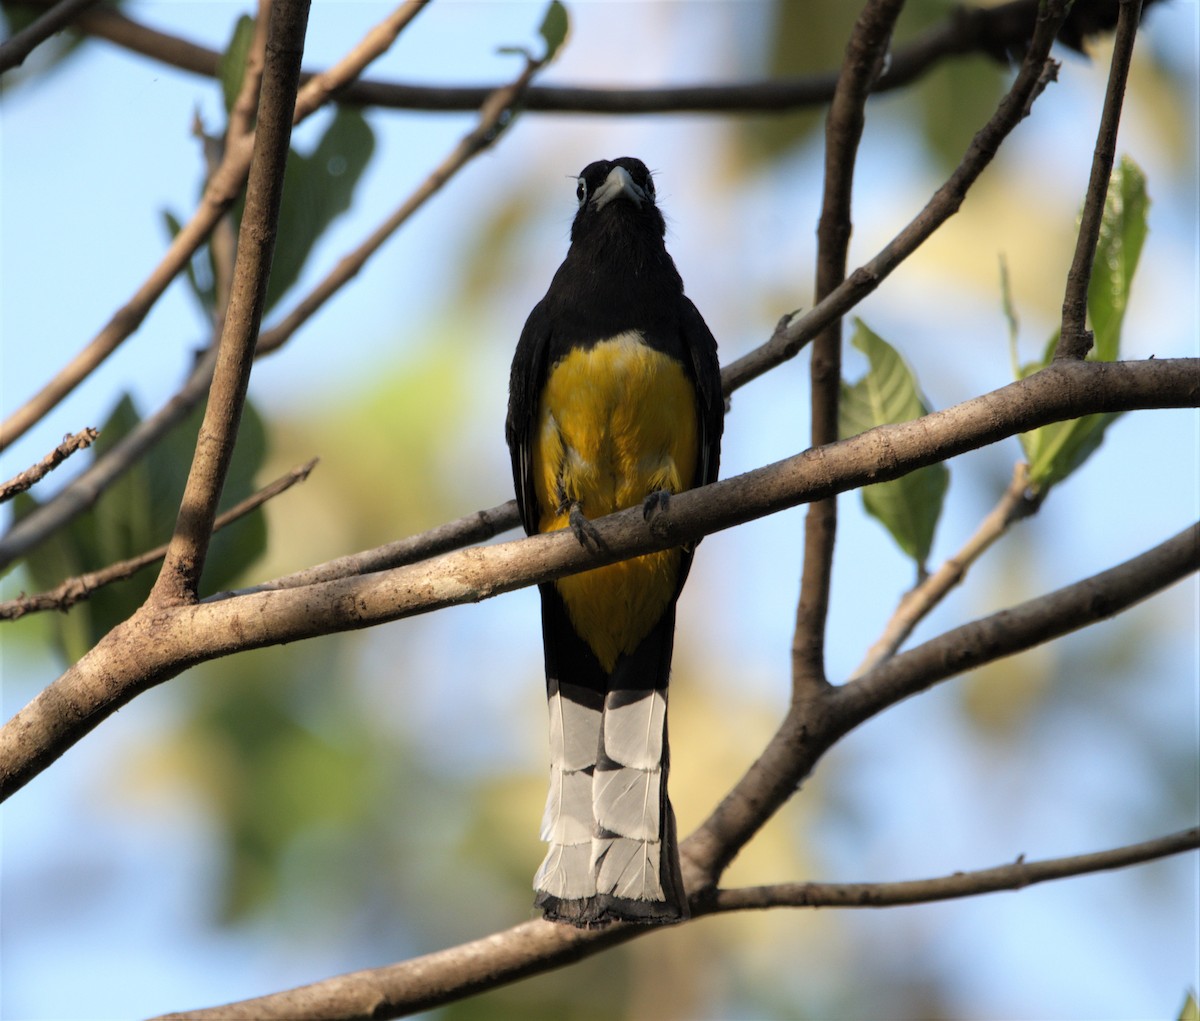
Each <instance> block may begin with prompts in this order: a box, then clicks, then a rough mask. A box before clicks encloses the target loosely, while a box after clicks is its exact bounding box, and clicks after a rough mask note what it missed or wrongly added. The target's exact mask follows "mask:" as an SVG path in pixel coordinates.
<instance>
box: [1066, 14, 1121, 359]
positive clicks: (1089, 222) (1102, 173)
mask: <svg viewBox="0 0 1200 1021" xmlns="http://www.w3.org/2000/svg"><path fill="white" fill-rule="evenodd" d="M1141 15H1142V0H1120V6H1119V8H1118V14H1117V34H1116V39H1115V40H1114V42H1113V55H1112V63H1111V65H1110V67H1109V71H1108V88H1107V90H1106V92H1105V95H1104V109H1103V110H1102V112H1101V114H1100V128H1099V130H1098V131H1097V136H1096V150H1095V152H1094V154H1093V156H1092V172H1091V176H1090V177H1089V178H1088V188H1087V198H1086V199H1085V200H1084V203H1083V215H1082V216H1081V217H1080V219H1079V235H1078V237H1077V238H1076V239H1075V255H1074V257H1073V258H1072V260H1071V269H1070V272H1069V273H1068V274H1067V287H1066V291H1065V293H1064V294H1063V307H1062V329H1061V332H1060V333H1059V336H1058V344H1057V345H1056V346H1055V349H1054V357H1055V358H1083V357H1085V356H1086V355H1087V353H1088V351H1090V350H1091V347H1092V333H1091V331H1090V330H1089V329H1088V328H1087V322H1086V319H1087V295H1088V284H1089V283H1090V282H1091V279H1092V263H1093V262H1094V261H1095V258H1096V243H1097V241H1098V240H1099V237H1100V222H1101V220H1102V219H1103V218H1104V202H1105V198H1106V197H1107V195H1108V182H1109V179H1110V178H1111V177H1112V168H1113V160H1114V159H1115V158H1116V152H1117V129H1118V128H1119V127H1120V124H1121V104H1122V103H1123V101H1124V99H1125V83H1126V81H1128V79H1129V65H1130V64H1131V63H1132V61H1133V44H1134V41H1135V40H1136V38H1137V29H1138V22H1139V21H1140V20H1141Z"/></svg>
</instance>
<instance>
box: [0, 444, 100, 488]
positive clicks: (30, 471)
mask: <svg viewBox="0 0 1200 1021" xmlns="http://www.w3.org/2000/svg"><path fill="white" fill-rule="evenodd" d="M99 435H100V430H99V429H93V428H92V427H91V426H88V427H87V428H86V429H83V430H82V431H80V432H77V433H75V434H74V435H68V436H67V437H66V438H65V439H63V441H62V443H60V444H59V445H58V446H57V447H55V448H54V449H53V450H52V451H50V453H48V454H47V455H46V456H45V457H43V458H42V459H41V460H40V461H39V462H38V463H37V464H35V465H33V466H32V467H30V468H26V469H25V470H24V471H23V472H21V473H20V474H19V475H16V476H14V477H13V478H11V479H9V480H8V481H7V482H4V483H0V503H4V502H5V501H6V500H11V499H12V498H13V497H14V496H16V495H17V494H18V493H23V492H25V490H27V489H29V488H30V487H32V486H34V485H36V484H37V483H39V482H41V480H42V479H44V478H45V477H46V476H47V475H49V474H50V472H52V471H54V469H55V468H57V467H58V466H59V465H60V464H62V463H63V461H65V460H66V459H67V458H68V457H70V456H71V455H72V454H73V453H75V451H77V450H83V449H85V448H86V447H90V446H91V445H92V444H93V443H95V442H96V437H97V436H99Z"/></svg>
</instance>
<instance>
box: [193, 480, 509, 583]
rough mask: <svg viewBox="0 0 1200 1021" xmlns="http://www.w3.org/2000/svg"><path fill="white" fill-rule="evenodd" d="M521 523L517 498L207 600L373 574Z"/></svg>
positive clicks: (458, 547) (498, 533)
mask: <svg viewBox="0 0 1200 1021" xmlns="http://www.w3.org/2000/svg"><path fill="white" fill-rule="evenodd" d="M520 523H521V516H520V513H519V512H518V510H517V501H516V500H509V501H508V502H507V503H502V504H499V505H498V506H496V507H489V508H487V509H486V510H480V511H476V512H475V513H474V514H467V515H465V516H464V517H461V518H457V519H455V520H454V521H448V522H446V523H445V524H443V525H438V526H437V527H436V528H431V529H429V530H428V531H426V532H422V533H421V534H420V535H414V536H409V537H408V538H406V539H399V540H397V541H396V542H389V543H387V544H386V545H384V546H379V547H377V548H375V549H371V550H365V551H364V552H362V553H352V554H350V555H349V556H344V557H338V558H337V559H335V560H329V561H326V562H325V563H323V564H317V565H316V566H314V567H309V568H306V569H305V570H303V571H297V572H295V573H294V574H286V575H283V576H282V577H280V578H275V579H273V580H271V581H267V582H263V583H262V584H260V585H252V586H250V587H249V588H244V589H238V590H237V591H233V592H217V593H215V594H214V595H211V596H208V597H207V600H206V601H215V600H218V599H231V598H233V597H235V596H244V595H249V594H250V593H252V592H269V591H271V590H272V589H284V588H300V587H302V586H304V585H315V584H316V583H317V582H322V581H335V580H336V579H338V578H353V577H357V576H359V575H363V574H373V573H374V572H376V571H386V570H389V569H391V568H393V567H404V566H405V565H407V564H416V563H419V562H420V561H422V560H428V559H429V558H430V557H436V556H441V554H443V553H449V552H451V551H452V550H456V549H462V547H464V546H469V545H472V544H474V543H480V542H487V541H488V540H489V539H494V538H495V537H496V536H497V535H501V534H503V533H504V532H507V531H509V530H510V529H512V528H516V527H517V525H519V524H520Z"/></svg>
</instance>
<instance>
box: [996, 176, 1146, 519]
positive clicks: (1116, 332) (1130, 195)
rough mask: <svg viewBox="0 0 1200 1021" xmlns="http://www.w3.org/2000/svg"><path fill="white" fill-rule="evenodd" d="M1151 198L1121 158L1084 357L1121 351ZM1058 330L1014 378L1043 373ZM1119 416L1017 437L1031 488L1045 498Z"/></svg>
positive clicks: (1099, 252)
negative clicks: (1089, 342) (1091, 342)
mask: <svg viewBox="0 0 1200 1021" xmlns="http://www.w3.org/2000/svg"><path fill="white" fill-rule="evenodd" d="M1148 208H1149V199H1148V198H1147V196H1146V178H1145V176H1144V175H1143V174H1142V172H1141V170H1139V169H1138V167H1137V165H1136V164H1135V163H1134V162H1133V161H1132V160H1130V159H1128V158H1126V157H1122V159H1121V161H1120V162H1119V163H1118V165H1117V167H1116V169H1115V170H1114V171H1113V175H1112V179H1111V180H1110V181H1109V185H1108V194H1107V196H1106V199H1105V203H1104V216H1103V219H1102V220H1101V223H1100V233H1099V238H1098V240H1097V244H1096V259H1095V262H1094V264H1093V266H1092V276H1091V279H1090V281H1089V282H1088V315H1089V318H1090V320H1091V323H1090V325H1091V329H1092V332H1093V335H1094V338H1095V343H1094V345H1093V347H1092V350H1091V351H1090V352H1089V353H1088V358H1089V359H1091V360H1093V361H1115V360H1116V359H1117V358H1118V357H1120V353H1121V326H1122V323H1123V322H1124V319H1125V310H1126V308H1127V306H1128V304H1129V291H1130V287H1131V286H1132V283H1133V275H1134V273H1135V271H1136V270H1137V264H1138V259H1139V257H1140V256H1141V252H1142V245H1143V244H1144V242H1145V240H1146V230H1147V226H1146V216H1147V210H1148ZM1057 345H1058V331H1057V330H1056V331H1055V332H1054V333H1053V334H1052V335H1051V337H1050V339H1049V340H1048V341H1047V343H1046V347H1045V350H1044V351H1043V352H1042V357H1041V359H1040V360H1039V361H1036V362H1032V363H1030V364H1028V365H1024V366H1022V367H1021V368H1020V370H1019V371H1018V374H1017V378H1019V379H1024V378H1025V377H1026V376H1028V375H1030V374H1032V373H1034V372H1037V371H1039V370H1041V369H1044V368H1045V367H1046V366H1047V365H1049V364H1050V362H1051V361H1052V360H1053V358H1054V349H1055V348H1056V347H1057ZM1118 417H1119V413H1108V414H1102V415H1087V416H1085V417H1084V418H1078V419H1075V420H1073V421H1070V422H1053V423H1051V424H1050V425H1045V426H1042V427H1041V428H1040V429H1034V430H1033V431H1032V432H1027V433H1022V434H1021V447H1022V449H1023V450H1024V452H1025V459H1026V460H1027V461H1028V462H1029V484H1030V488H1032V489H1033V490H1035V491H1037V492H1039V493H1041V494H1042V495H1043V496H1044V495H1045V493H1046V492H1048V491H1049V489H1050V487H1051V486H1054V485H1057V484H1058V483H1059V482H1062V481H1063V480H1064V479H1066V478H1067V477H1068V476H1070V475H1071V473H1072V472H1074V471H1075V470H1076V469H1078V468H1079V467H1080V466H1081V465H1082V464H1083V463H1084V462H1085V461H1086V460H1087V459H1088V458H1089V457H1091V456H1092V454H1093V453H1095V451H1096V450H1097V449H1099V447H1100V444H1101V443H1103V442H1104V433H1105V431H1106V430H1107V429H1108V427H1109V426H1110V425H1112V423H1113V422H1115V421H1116V420H1117V418H1118Z"/></svg>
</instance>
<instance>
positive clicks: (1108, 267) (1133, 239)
mask: <svg viewBox="0 0 1200 1021" xmlns="http://www.w3.org/2000/svg"><path fill="white" fill-rule="evenodd" d="M1149 207H1150V200H1149V198H1148V197H1147V195H1146V176H1145V175H1144V174H1143V173H1142V172H1141V170H1140V169H1139V168H1138V166H1137V164H1136V163H1134V162H1133V160H1131V159H1129V158H1128V157H1126V156H1123V157H1122V158H1121V160H1120V161H1119V162H1118V164H1117V166H1116V169H1114V170H1113V175H1112V180H1111V181H1109V184H1108V195H1107V196H1106V198H1105V201H1104V217H1103V219H1102V220H1101V221H1100V235H1099V238H1098V239H1097V242H1096V259H1095V262H1094V263H1093V264H1092V277H1091V280H1090V281H1089V282H1088V301H1087V305H1088V316H1089V317H1090V318H1091V321H1092V322H1091V325H1092V333H1093V335H1094V337H1095V347H1094V352H1095V357H1096V358H1097V359H1099V360H1100V361H1105V362H1111V361H1115V360H1116V358H1117V356H1118V355H1119V353H1120V347H1121V325H1122V323H1123V322H1124V320H1125V309H1126V307H1127V306H1128V304H1129V288H1130V285H1131V284H1132V282H1133V274H1134V272H1135V271H1136V270H1137V264H1138V259H1139V258H1140V257H1141V254H1142V245H1143V244H1144V243H1145V241H1146V219H1147V214H1148V210H1149Z"/></svg>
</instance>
